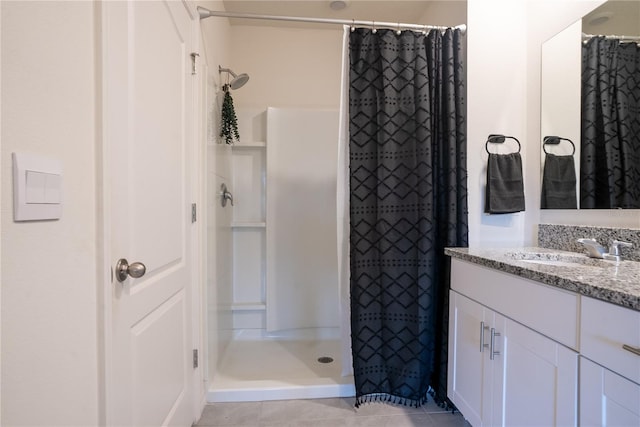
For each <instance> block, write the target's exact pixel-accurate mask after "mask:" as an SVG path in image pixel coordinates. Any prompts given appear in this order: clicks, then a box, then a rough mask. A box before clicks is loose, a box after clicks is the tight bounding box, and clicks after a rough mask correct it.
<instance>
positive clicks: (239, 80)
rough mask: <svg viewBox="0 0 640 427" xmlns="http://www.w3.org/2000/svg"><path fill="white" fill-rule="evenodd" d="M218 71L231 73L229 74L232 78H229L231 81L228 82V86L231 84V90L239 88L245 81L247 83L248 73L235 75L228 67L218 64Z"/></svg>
mask: <svg viewBox="0 0 640 427" xmlns="http://www.w3.org/2000/svg"><path fill="white" fill-rule="evenodd" d="M218 72H220V73H229V74H231V76H232V77H233V80H231V83H229V86H231V89H233V90H235V89H240V88H241V87H242V86H244V85H245V83H247V82H248V81H249V75H248V74H246V73H242V74H240V75H237V74H236V73H234V72H233V71H231V70H230V69H228V68H222V67H221V66H219V65H218Z"/></svg>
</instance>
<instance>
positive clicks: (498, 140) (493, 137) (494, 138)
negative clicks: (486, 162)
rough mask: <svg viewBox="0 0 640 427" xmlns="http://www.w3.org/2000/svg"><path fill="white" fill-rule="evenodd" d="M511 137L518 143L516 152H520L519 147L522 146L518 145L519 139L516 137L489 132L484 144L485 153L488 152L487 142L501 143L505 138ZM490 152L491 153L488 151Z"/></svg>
mask: <svg viewBox="0 0 640 427" xmlns="http://www.w3.org/2000/svg"><path fill="white" fill-rule="evenodd" d="M507 138H509V139H513V140H514V141H515V142H517V143H518V151H517V152H518V153H519V152H520V149H521V148H522V146H521V145H520V141H518V138H516V137H515V136H506V135H498V134H491V135H489V137H488V138H487V142H486V143H485V144H484V149H485V150H487V153H489V143H490V142H491V143H493V144H503V143H504V141H505V139H507ZM489 154H491V153H489Z"/></svg>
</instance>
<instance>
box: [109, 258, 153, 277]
mask: <svg viewBox="0 0 640 427" xmlns="http://www.w3.org/2000/svg"><path fill="white" fill-rule="evenodd" d="M146 272H147V267H145V265H144V264H143V263H141V262H134V263H132V264H129V262H128V261H127V260H126V259H124V258H120V259H119V260H118V262H117V263H116V279H118V282H124V281H125V280H127V276H131V277H133V278H134V279H137V278H139V277H142V276H144V273H146Z"/></svg>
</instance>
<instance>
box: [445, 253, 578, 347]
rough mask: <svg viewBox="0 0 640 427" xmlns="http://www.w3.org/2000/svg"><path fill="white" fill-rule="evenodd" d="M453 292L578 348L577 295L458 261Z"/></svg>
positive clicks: (453, 266)
mask: <svg viewBox="0 0 640 427" xmlns="http://www.w3.org/2000/svg"><path fill="white" fill-rule="evenodd" d="M451 289H453V290H455V291H458V292H459V293H461V294H462V295H465V296H467V297H469V298H471V299H473V300H475V301H477V302H479V303H480V304H482V305H484V306H486V307H489V308H491V309H493V310H495V311H497V312H499V313H500V314H503V315H505V316H507V317H509V318H511V319H513V320H515V321H516V322H519V323H522V324H523V325H526V326H527V327H529V328H531V329H533V330H535V331H538V332H540V333H541V334H542V335H545V336H547V337H549V338H551V339H553V340H555V341H557V342H559V343H561V344H564V345H566V346H567V347H570V348H573V349H575V350H577V349H578V295H577V294H574V293H572V292H567V291H563V290H561V289H557V288H554V287H551V286H548V285H545V284H542V283H539V282H535V281H533V280H529V279H524V278H522V277H519V276H516V275H514V274H508V273H504V272H501V271H498V270H494V269H491V268H488V267H483V266H481V265H478V264H473V263H470V262H467V261H462V260H459V259H455V258H452V259H451Z"/></svg>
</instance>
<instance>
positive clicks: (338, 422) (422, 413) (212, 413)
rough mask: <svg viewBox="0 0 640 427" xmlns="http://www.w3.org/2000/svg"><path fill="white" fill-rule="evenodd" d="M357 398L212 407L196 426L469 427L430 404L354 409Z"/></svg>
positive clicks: (229, 404)
mask: <svg viewBox="0 0 640 427" xmlns="http://www.w3.org/2000/svg"><path fill="white" fill-rule="evenodd" d="M353 403H354V398H352V397H347V398H329V399H308V400H276V401H264V402H242V403H212V404H209V405H207V406H206V407H205V409H204V412H203V413H202V417H201V418H200V420H199V421H198V423H197V424H195V425H196V426H198V427H204V426H232V427H307V426H313V427H387V426H390V427H414V426H416V427H417V426H420V427H469V424H468V423H467V422H466V421H465V420H464V418H463V417H462V415H460V413H458V412H456V413H455V414H451V412H446V411H444V410H443V409H442V408H440V407H438V406H437V405H435V404H434V403H433V402H429V403H427V404H426V405H424V406H423V407H421V408H407V407H404V406H396V405H389V404H382V403H371V404H366V405H362V406H361V407H360V408H358V409H355V408H354V407H353Z"/></svg>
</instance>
